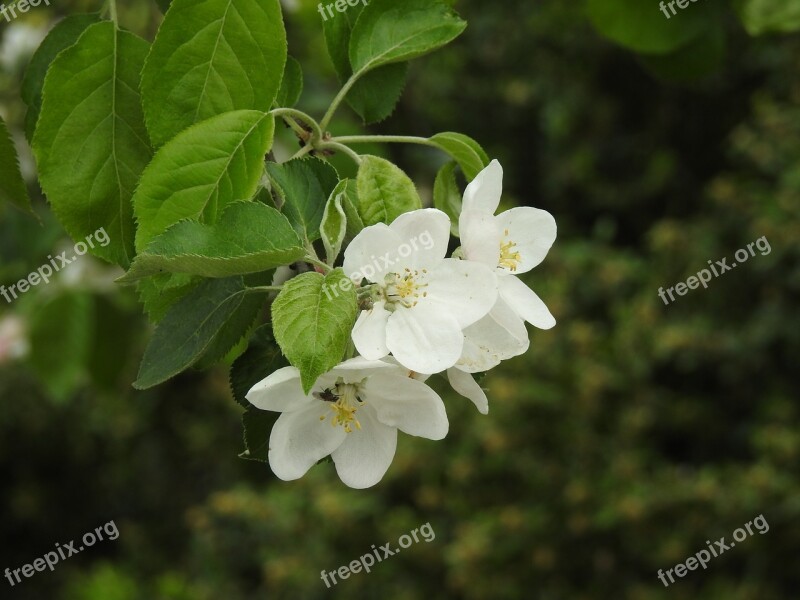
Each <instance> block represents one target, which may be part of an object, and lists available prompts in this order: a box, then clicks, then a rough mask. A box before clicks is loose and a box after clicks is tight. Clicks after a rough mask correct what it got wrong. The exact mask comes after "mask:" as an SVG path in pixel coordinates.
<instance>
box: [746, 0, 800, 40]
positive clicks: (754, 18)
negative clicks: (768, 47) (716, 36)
mask: <svg viewBox="0 0 800 600" xmlns="http://www.w3.org/2000/svg"><path fill="white" fill-rule="evenodd" d="M734 6H735V8H736V12H737V13H738V14H739V18H740V19H741V20H742V23H744V27H745V29H747V33H749V34H750V35H763V34H765V33H772V32H775V33H791V32H794V31H800V4H798V3H797V2H787V1H786V0H736V2H735V3H734Z"/></svg>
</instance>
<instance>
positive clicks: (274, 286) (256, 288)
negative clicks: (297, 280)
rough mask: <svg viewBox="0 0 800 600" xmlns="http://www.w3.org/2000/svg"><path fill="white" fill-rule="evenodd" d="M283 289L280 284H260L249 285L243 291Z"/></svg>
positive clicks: (277, 290)
mask: <svg viewBox="0 0 800 600" xmlns="http://www.w3.org/2000/svg"><path fill="white" fill-rule="evenodd" d="M282 289H283V286H282V285H260V286H257V287H249V288H247V289H246V290H245V291H246V292H247V293H251V292H280V291H281V290H282Z"/></svg>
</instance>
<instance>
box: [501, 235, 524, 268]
mask: <svg viewBox="0 0 800 600" xmlns="http://www.w3.org/2000/svg"><path fill="white" fill-rule="evenodd" d="M503 235H504V236H505V238H506V239H507V240H508V229H506V230H505V231H504V232H503ZM516 246H517V245H516V244H515V243H514V242H512V241H511V240H508V241H505V242H502V243H501V244H500V266H501V267H504V268H506V269H508V270H509V271H516V270H517V267H518V266H519V263H520V261H521V260H522V257H521V256H520V254H519V252H517V251H515V250H513V249H514V248H515V247H516Z"/></svg>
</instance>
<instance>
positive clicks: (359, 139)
mask: <svg viewBox="0 0 800 600" xmlns="http://www.w3.org/2000/svg"><path fill="white" fill-rule="evenodd" d="M330 141H331V142H336V143H339V144H371V143H376V144H382V143H383V144H390V143H397V144H420V145H422V146H431V147H433V148H437V147H438V146H436V144H434V143H433V142H432V141H430V140H429V139H428V138H424V137H415V136H410V135H347V136H341V137H335V138H331V140H330Z"/></svg>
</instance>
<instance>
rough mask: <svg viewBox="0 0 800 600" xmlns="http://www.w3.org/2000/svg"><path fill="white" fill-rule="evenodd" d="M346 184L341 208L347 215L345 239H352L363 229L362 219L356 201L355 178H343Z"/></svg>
mask: <svg viewBox="0 0 800 600" xmlns="http://www.w3.org/2000/svg"><path fill="white" fill-rule="evenodd" d="M342 181H346V182H347V185H346V187H345V189H344V196H343V197H342V208H344V214H345V216H346V217H347V234H346V235H345V240H352V239H353V238H354V237H356V236H357V235H358V234H359V233H360V232H361V230H362V229H364V221H363V220H362V219H361V215H360V214H359V213H358V208H359V206H360V204H359V202H358V190H357V184H356V180H355V179H343V180H342Z"/></svg>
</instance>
